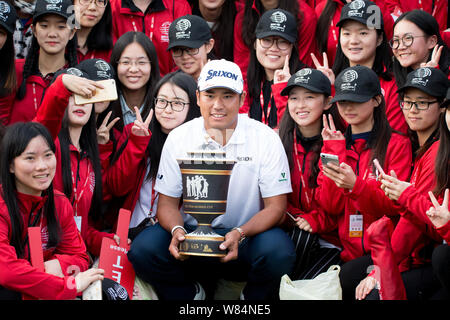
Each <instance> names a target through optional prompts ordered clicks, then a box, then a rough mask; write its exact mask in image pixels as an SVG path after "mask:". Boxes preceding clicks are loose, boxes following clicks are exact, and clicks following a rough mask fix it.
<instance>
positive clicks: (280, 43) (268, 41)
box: [259, 37, 291, 50]
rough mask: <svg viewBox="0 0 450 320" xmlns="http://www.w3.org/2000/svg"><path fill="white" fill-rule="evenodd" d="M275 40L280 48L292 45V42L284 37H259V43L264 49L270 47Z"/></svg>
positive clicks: (287, 47) (283, 48) (285, 48)
mask: <svg viewBox="0 0 450 320" xmlns="http://www.w3.org/2000/svg"><path fill="white" fill-rule="evenodd" d="M274 42H275V43H276V45H277V48H278V49H280V50H287V49H289V47H290V46H291V43H290V42H289V41H287V40H285V39H282V38H272V37H268V38H261V39H259V43H260V44H261V47H263V48H264V49H269V48H270V47H271V46H272V45H273V43H274Z"/></svg>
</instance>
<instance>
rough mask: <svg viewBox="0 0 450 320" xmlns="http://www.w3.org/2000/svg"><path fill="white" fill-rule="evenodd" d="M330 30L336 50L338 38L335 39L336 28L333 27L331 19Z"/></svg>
mask: <svg viewBox="0 0 450 320" xmlns="http://www.w3.org/2000/svg"><path fill="white" fill-rule="evenodd" d="M330 28H331V33H332V34H333V39H334V42H336V48H337V46H338V38H337V35H336V28H335V27H334V23H333V19H331V26H330Z"/></svg>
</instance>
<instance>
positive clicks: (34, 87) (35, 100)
mask: <svg viewBox="0 0 450 320" xmlns="http://www.w3.org/2000/svg"><path fill="white" fill-rule="evenodd" d="M33 102H34V111H36V112H37V109H38V103H37V98H36V84H35V83H33Z"/></svg>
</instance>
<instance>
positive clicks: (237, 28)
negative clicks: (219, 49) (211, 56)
mask: <svg viewBox="0 0 450 320" xmlns="http://www.w3.org/2000/svg"><path fill="white" fill-rule="evenodd" d="M243 20H244V10H242V11H241V12H239V13H238V14H237V16H236V19H235V21H234V49H233V57H234V62H235V63H236V64H237V65H238V66H239V68H240V69H241V72H242V78H243V79H244V82H246V80H247V67H248V63H249V61H250V50H249V48H248V47H247V46H246V45H245V43H244V40H243V39H242V24H243Z"/></svg>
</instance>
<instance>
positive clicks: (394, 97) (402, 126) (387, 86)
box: [380, 79, 408, 135]
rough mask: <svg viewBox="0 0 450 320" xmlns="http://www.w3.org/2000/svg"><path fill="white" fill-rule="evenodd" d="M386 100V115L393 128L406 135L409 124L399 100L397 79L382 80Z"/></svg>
mask: <svg viewBox="0 0 450 320" xmlns="http://www.w3.org/2000/svg"><path fill="white" fill-rule="evenodd" d="M380 82H381V84H382V90H383V91H384V92H383V95H384V100H385V101H386V116H387V119H388V121H389V124H390V125H391V127H392V129H394V130H397V131H399V132H401V133H403V134H405V135H407V134H408V124H407V123H406V120H405V116H404V115H403V112H402V109H401V108H400V104H399V101H398V94H397V84H396V83H395V80H394V79H392V80H391V81H385V80H381V81H380Z"/></svg>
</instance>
